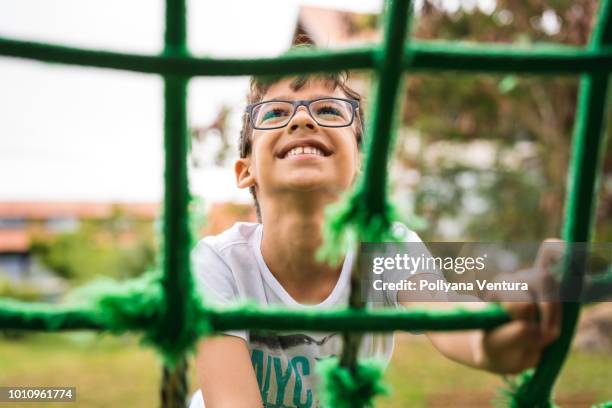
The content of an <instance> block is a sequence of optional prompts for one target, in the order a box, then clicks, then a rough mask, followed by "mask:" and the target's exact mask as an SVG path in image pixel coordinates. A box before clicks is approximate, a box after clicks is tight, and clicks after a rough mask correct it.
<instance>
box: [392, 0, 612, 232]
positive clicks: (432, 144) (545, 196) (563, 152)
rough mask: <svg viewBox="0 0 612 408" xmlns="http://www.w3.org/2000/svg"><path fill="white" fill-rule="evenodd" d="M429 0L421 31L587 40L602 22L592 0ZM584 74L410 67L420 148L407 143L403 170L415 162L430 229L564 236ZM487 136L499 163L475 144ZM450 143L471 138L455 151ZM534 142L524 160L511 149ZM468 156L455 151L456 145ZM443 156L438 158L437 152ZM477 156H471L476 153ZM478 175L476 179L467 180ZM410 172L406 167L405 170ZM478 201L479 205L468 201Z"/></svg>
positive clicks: (610, 207) (407, 99)
mask: <svg viewBox="0 0 612 408" xmlns="http://www.w3.org/2000/svg"><path fill="white" fill-rule="evenodd" d="M441 3H442V2H439V1H431V0H430V1H425V2H424V5H423V7H422V8H421V9H420V10H419V11H418V12H417V16H416V20H415V23H414V24H413V33H412V36H413V37H415V38H418V39H427V40H433V39H445V40H469V41H478V42H505V43H522V44H531V43H536V42H543V41H546V42H557V43H564V44H569V45H583V44H586V42H587V41H588V37H589V34H590V30H591V25H592V23H593V15H594V14H595V13H596V10H597V2H595V1H593V0H580V1H569V0H559V1H555V2H541V1H539V0H528V1H524V2H516V1H510V0H499V1H497V3H496V5H495V8H494V9H491V10H485V11H483V10H481V9H480V8H478V7H476V6H475V4H476V2H467V1H466V2H458V3H457V7H456V8H455V9H450V8H449V7H448V6H446V7H444V8H443V7H442V6H441ZM577 89H578V80H577V78H576V77H541V76H540V77H535V76H514V75H508V76H500V75H476V74H457V73H443V74H440V73H436V74H409V75H408V81H407V89H406V92H405V95H404V104H403V109H402V113H401V120H402V124H403V126H404V127H406V128H409V129H412V130H413V131H416V133H417V134H418V138H419V141H418V143H419V146H420V147H419V149H409V148H405V146H402V144H401V143H400V144H399V145H398V149H397V152H396V156H397V157H396V159H397V160H398V162H399V163H400V164H401V169H400V173H401V172H405V171H408V170H413V169H416V170H417V171H418V173H419V176H420V180H419V182H417V183H413V185H412V186H411V188H412V189H413V191H414V198H415V202H416V205H415V208H414V209H413V211H414V213H416V214H419V215H421V216H423V217H425V218H426V219H427V221H428V222H429V225H428V227H427V228H426V230H425V231H423V232H422V235H423V236H424V237H425V238H427V239H435V238H436V237H437V238H442V239H445V238H451V236H449V232H448V230H449V229H448V228H444V227H443V226H444V225H448V224H454V228H452V230H453V233H451V234H450V235H453V236H454V237H458V236H461V237H465V238H470V239H479V240H539V239H542V238H544V237H547V236H559V235H560V230H561V225H562V220H563V204H564V199H565V195H566V185H567V168H568V163H569V161H570V154H571V138H572V132H573V126H574V114H575V110H576V96H577ZM482 141H486V142H488V143H489V144H490V146H491V147H492V151H491V152H490V153H488V154H489V155H490V156H492V157H493V160H492V163H491V164H490V165H488V166H483V165H482V164H481V163H479V162H478V160H477V159H478V157H477V155H473V154H472V150H470V148H469V147H470V145H471V144H474V143H476V142H482ZM448 143H451V144H453V143H454V144H456V145H457V146H463V148H457V149H455V150H453V151H451V150H450V149H449V148H448V146H449V145H448ZM525 146H529V154H524V155H522V156H521V155H518V156H521V157H516V158H515V160H511V161H508V160H503V157H502V156H504V155H506V156H507V155H508V154H511V153H512V152H515V153H517V152H518V151H519V150H521V148H522V147H525ZM611 153H612V149H611V148H610V143H608V147H607V153H605V154H604V175H603V177H602V187H601V189H600V200H599V201H600V206H599V211H598V213H597V218H598V221H597V222H596V223H595V225H596V229H597V231H596V236H597V238H598V240H600V241H606V240H607V241H609V240H610V239H612V235H611V232H612V223H611V221H610V220H612V216H611V215H612V154H611ZM454 154H456V155H457V156H463V158H464V159H465V160H463V161H461V160H455V157H453V155H454ZM436 155H438V156H442V158H443V159H442V160H437V161H436V160H432V159H431V156H436ZM470 162H471V163H470ZM466 175H467V176H469V177H471V178H473V179H474V180H476V182H475V183H473V184H474V185H472V186H471V187H470V188H465V187H464V186H462V185H461V183H459V182H458V181H460V180H462V179H465V178H466ZM400 177H401V176H400ZM474 201H479V202H480V203H481V205H480V207H481V210H480V211H475V212H474V211H471V210H470V207H469V205H467V204H468V203H471V202H474Z"/></svg>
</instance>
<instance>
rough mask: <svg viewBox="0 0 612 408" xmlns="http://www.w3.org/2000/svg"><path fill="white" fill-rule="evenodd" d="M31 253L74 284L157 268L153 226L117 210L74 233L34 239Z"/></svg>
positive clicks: (86, 223)
mask: <svg viewBox="0 0 612 408" xmlns="http://www.w3.org/2000/svg"><path fill="white" fill-rule="evenodd" d="M32 253H33V255H34V256H36V257H38V258H39V259H40V261H41V262H42V263H43V265H45V266H46V267H47V268H49V269H50V270H51V271H53V272H54V273H56V274H57V275H58V276H61V277H63V278H66V279H69V280H70V281H72V283H74V284H79V283H82V282H84V281H87V280H90V279H92V278H94V277H97V276H107V277H112V278H118V279H126V278H129V277H134V276H138V275H140V274H141V273H142V272H144V271H145V270H146V269H147V268H148V267H150V266H153V264H154V260H155V246H154V233H153V223H152V222H151V221H150V220H142V219H138V218H135V217H133V216H130V215H128V214H126V213H125V212H123V211H121V210H120V209H119V208H118V207H115V208H114V210H113V214H112V215H111V217H109V218H107V219H101V220H82V221H81V222H80V225H79V227H78V229H77V230H76V231H74V232H66V233H61V234H58V235H54V236H52V237H49V236H46V237H45V236H36V237H34V239H33V244H32Z"/></svg>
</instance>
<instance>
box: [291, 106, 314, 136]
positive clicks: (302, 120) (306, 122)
mask: <svg viewBox="0 0 612 408" xmlns="http://www.w3.org/2000/svg"><path fill="white" fill-rule="evenodd" d="M287 127H288V128H289V133H293V132H295V131H296V130H298V129H300V128H302V129H308V130H315V129H316V128H317V122H315V121H314V119H313V118H312V116H310V112H308V108H307V107H306V106H298V108H297V110H296V112H295V115H293V117H292V118H291V120H290V121H289V124H288V125H287Z"/></svg>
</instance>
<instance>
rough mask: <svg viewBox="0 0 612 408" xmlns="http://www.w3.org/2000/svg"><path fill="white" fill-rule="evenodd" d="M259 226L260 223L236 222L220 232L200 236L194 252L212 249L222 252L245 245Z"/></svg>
mask: <svg viewBox="0 0 612 408" xmlns="http://www.w3.org/2000/svg"><path fill="white" fill-rule="evenodd" d="M260 227H261V224H258V223H254V222H237V223H235V224H234V225H232V226H231V227H230V228H228V229H226V230H225V231H223V232H222V233H220V234H217V235H209V236H207V237H204V238H202V239H201V240H200V241H199V242H198V244H197V245H196V247H195V249H194V252H195V253H196V254H197V253H199V252H202V251H207V250H212V251H214V252H216V253H218V254H222V253H223V252H225V251H226V250H228V249H230V248H232V247H236V246H247V245H249V244H250V243H251V242H252V241H253V239H254V238H255V234H256V233H257V231H258V228H260Z"/></svg>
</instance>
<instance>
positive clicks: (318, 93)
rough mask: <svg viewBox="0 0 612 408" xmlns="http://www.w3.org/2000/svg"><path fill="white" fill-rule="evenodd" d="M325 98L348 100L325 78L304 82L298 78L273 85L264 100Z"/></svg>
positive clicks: (310, 79) (287, 79) (265, 94)
mask: <svg viewBox="0 0 612 408" xmlns="http://www.w3.org/2000/svg"><path fill="white" fill-rule="evenodd" d="M325 96H334V97H338V98H346V95H344V93H343V92H342V90H341V89H340V88H339V87H335V88H334V82H333V81H331V80H329V79H324V78H308V79H306V80H304V81H300V80H298V78H295V77H294V78H286V79H282V80H280V81H278V82H275V83H274V84H272V85H271V86H270V87H269V88H268V90H267V91H266V92H265V93H264V95H263V100H269V99H289V100H293V99H314V98H320V97H325Z"/></svg>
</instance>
